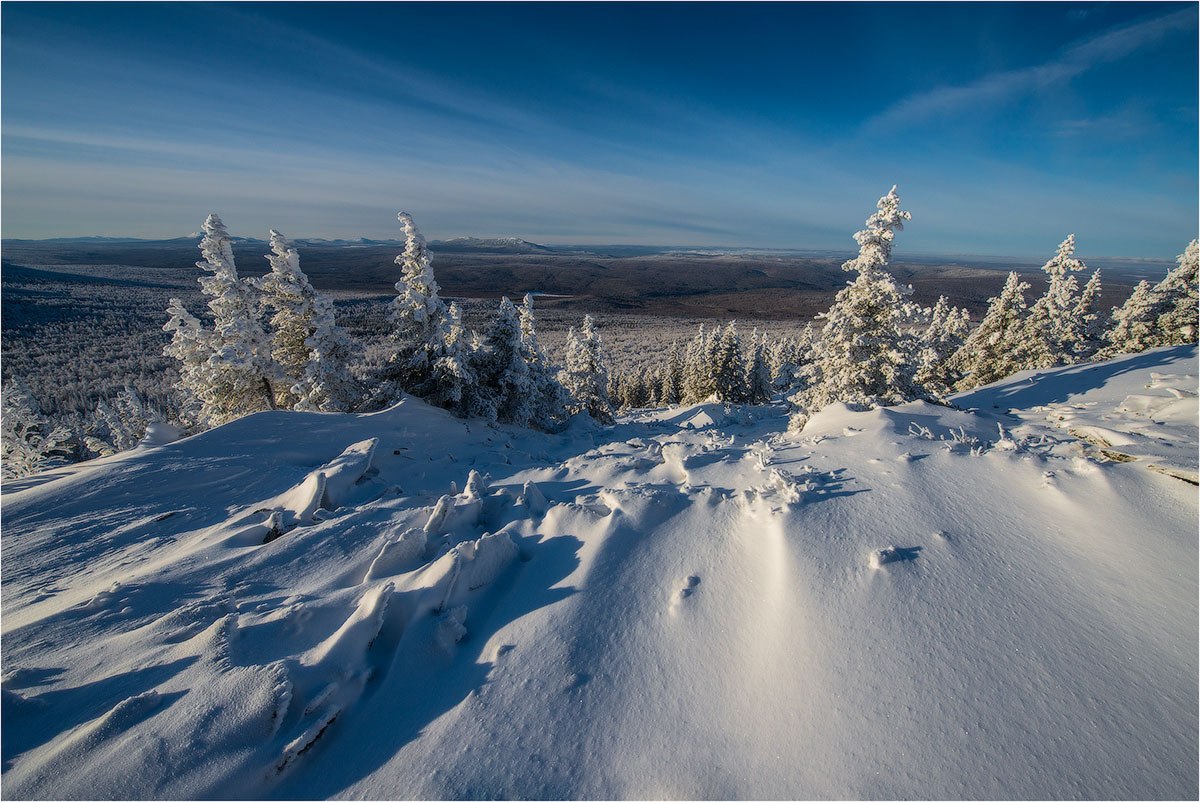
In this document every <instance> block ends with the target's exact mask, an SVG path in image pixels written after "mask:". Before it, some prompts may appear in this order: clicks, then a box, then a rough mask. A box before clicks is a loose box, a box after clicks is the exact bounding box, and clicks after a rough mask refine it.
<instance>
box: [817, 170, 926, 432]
mask: <svg viewBox="0 0 1200 802" xmlns="http://www.w3.org/2000/svg"><path fill="white" fill-rule="evenodd" d="M878 208H879V211H877V212H876V213H875V214H873V215H871V217H869V218H868V219H867V227H866V228H865V229H863V230H862V231H859V232H857V233H856V234H855V235H854V239H855V241H856V242H858V244H859V254H858V256H857V257H856V258H854V259H851V260H849V261H848V262H846V263H845V264H843V265H842V269H843V270H846V271H848V272H857V273H858V277H857V278H856V279H855V280H854V281H853V282H852V283H850V285H849V286H848V287H846V288H845V289H843V290H842V291H840V292H839V293H838V294H837V297H836V298H835V299H834V302H833V306H832V307H831V308H830V309H829V311H828V312H826V313H825V314H824V315H823V317H824V319H825V326H824V328H823V329H822V331H821V342H820V351H819V354H818V357H817V360H816V362H815V364H814V366H813V367H814V374H815V376H814V383H813V385H812V386H811V387H809V388H808V389H807V390H805V391H804V393H803V394H802V401H803V403H804V404H805V405H806V406H808V407H810V408H813V409H818V408H820V407H823V406H825V405H826V404H830V403H832V402H834V401H844V402H846V403H851V404H857V405H860V406H877V405H888V404H899V403H903V402H904V401H910V400H912V399H914V398H919V397H921V396H922V395H923V393H922V392H921V390H920V389H919V388H918V387H917V386H916V384H915V383H914V382H913V372H914V370H915V365H914V364H913V356H914V355H913V351H914V338H913V337H912V336H911V335H909V334H907V333H906V332H905V330H904V328H903V325H904V324H905V323H906V321H907V319H908V317H909V316H910V315H911V311H912V310H911V309H910V308H909V304H908V302H907V301H906V297H907V296H908V295H909V294H910V293H911V289H909V288H901V287H900V286H899V285H898V284H897V283H896V280H895V279H894V278H893V277H892V276H891V274H890V273H888V272H887V271H885V270H884V267H885V266H886V265H887V263H888V260H889V259H890V257H891V251H892V241H893V239H895V236H896V232H897V231H900V230H902V229H903V228H904V221H906V220H910V219H912V215H910V214H909V213H908V212H905V211H901V209H900V198H899V196H898V195H897V194H896V188H895V187H892V189H891V191H889V192H888V194H886V195H884V196H883V197H882V198H880V199H879V203H878Z"/></svg>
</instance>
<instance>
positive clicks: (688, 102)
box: [0, 3, 1200, 258]
mask: <svg viewBox="0 0 1200 802" xmlns="http://www.w3.org/2000/svg"><path fill="white" fill-rule="evenodd" d="M1198 8H1200V6H1198V5H1197V4H1196V3H1128V4H1126V3H1098V4H1090V3H1015V4H1008V3H987V4H984V3H963V4H958V3H936V4H919V3H882V4H876V3H844V4H843V3H830V4H826V3H797V4H784V3H764V4H751V3H737V4H724V3H704V4H691V3H665V4H640V3H638V4H634V3H615V4H583V3H579V4H548V3H534V4H428V5H426V4H417V3H404V4H400V3H395V4H393V3H366V4H324V3H303V4H301V3H296V4H292V3H276V4H251V3H236V4H202V3H195V4H192V3H178V4H154V3H134V4H124V5H118V4H108V3H85V4H65V3H46V4H42V3H5V4H4V5H3V10H2V15H3V20H2V22H3V51H2V60H3V64H2V67H3V72H2V78H0V80H2V84H3V85H2V89H3V96H2V97H3V101H2V102H3V118H2V134H3V137H2V140H3V142H2V144H3V218H2V227H3V235H4V236H6V237H49V236H70V235H84V234H101V235H109V236H117V235H132V236H143V237H160V236H180V235H184V234H188V233H190V232H192V231H195V230H196V229H197V228H198V227H199V223H200V222H201V221H202V220H203V218H204V215H205V214H206V213H207V212H208V211H210V210H216V211H218V212H219V213H220V214H221V215H222V217H223V218H224V219H225V221H226V223H227V224H228V225H229V227H230V229H231V230H232V231H233V232H234V233H235V234H239V235H244V236H263V235H265V233H266V231H267V229H268V228H269V227H275V228H279V229H281V230H282V231H284V232H285V233H287V234H289V235H290V236H294V237H304V236H314V237H316V236H324V237H359V236H366V237H396V236H398V235H399V228H398V226H397V224H396V223H395V212H396V211H397V210H399V209H406V210H408V211H410V212H412V213H413V215H414V217H415V218H416V220H417V222H418V224H419V225H420V226H421V227H422V230H423V231H424V232H425V233H426V235H427V236H429V237H430V238H437V237H451V236H462V235H475V236H508V235H514V236H521V237H525V238H527V239H531V240H534V241H539V242H548V243H645V244H678V245H698V246H720V245H727V246H742V247H779V248H847V249H849V248H853V247H854V245H853V241H852V240H851V239H850V234H851V233H852V232H853V231H854V230H855V229H857V228H858V227H860V225H861V223H862V221H863V219H864V218H865V217H866V216H867V215H868V214H869V213H870V212H871V211H872V209H873V205H874V201H875V199H876V198H878V197H879V196H880V195H881V194H883V193H884V192H886V191H887V189H888V188H889V187H890V186H891V185H892V184H893V183H895V184H898V185H899V191H900V194H901V197H902V198H903V200H904V206H905V207H906V208H908V209H909V210H910V211H911V212H912V214H913V221H912V223H911V224H910V225H909V226H908V229H907V230H906V232H905V233H904V234H903V235H902V240H899V241H898V247H899V248H902V249H903V250H908V251H910V252H913V253H918V252H920V253H972V254H997V255H1001V254H1003V255H1015V256H1026V255H1031V256H1040V255H1048V254H1051V253H1052V252H1053V250H1054V247H1055V246H1056V245H1057V243H1058V242H1059V241H1060V240H1062V239H1063V237H1064V236H1065V235H1066V234H1067V233H1070V232H1074V233H1075V234H1076V237H1077V239H1078V242H1079V252H1080V254H1081V255H1087V254H1093V255H1108V256H1140V257H1149V258H1171V257H1172V256H1173V255H1174V254H1177V253H1179V252H1181V251H1182V250H1183V247H1184V245H1185V244H1186V242H1187V241H1188V240H1189V239H1191V238H1192V237H1194V236H1196V231H1197V215H1198V208H1197V206H1198V204H1197V197H1198V192H1200V190H1198V179H1197V170H1198V164H1197V148H1198V146H1197V142H1198V136H1200V134H1198V131H1197V117H1198V112H1197V94H1198V88H1197V63H1198V55H1197V36H1198V31H1197V10H1198Z"/></svg>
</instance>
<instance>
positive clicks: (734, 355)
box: [712, 320, 747, 404]
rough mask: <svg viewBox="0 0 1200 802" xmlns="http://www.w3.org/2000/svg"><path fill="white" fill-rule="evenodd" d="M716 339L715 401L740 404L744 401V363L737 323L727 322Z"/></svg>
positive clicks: (714, 368)
mask: <svg viewBox="0 0 1200 802" xmlns="http://www.w3.org/2000/svg"><path fill="white" fill-rule="evenodd" d="M714 336H715V337H716V342H717V345H716V349H715V350H716V352H715V359H714V360H713V363H712V377H713V385H714V386H715V391H716V394H717V399H718V400H720V401H723V402H725V403H730V404H741V403H743V402H744V401H745V400H746V397H747V392H746V362H745V360H744V359H743V358H742V338H741V336H740V335H739V334H738V330H737V323H736V322H734V321H732V320H731V321H729V323H727V324H725V328H724V329H723V330H722V331H721V332H720V333H719V334H716V333H714Z"/></svg>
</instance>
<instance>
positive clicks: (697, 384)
mask: <svg viewBox="0 0 1200 802" xmlns="http://www.w3.org/2000/svg"><path fill="white" fill-rule="evenodd" d="M714 334H715V333H714ZM713 341H714V335H710V334H709V333H708V332H707V331H705V329H704V324H703V323H701V324H700V328H699V330H697V332H696V336H695V337H693V338H692V339H691V341H690V342H689V343H688V345H687V349H686V351H685V352H684V357H683V403H685V404H696V403H699V402H701V401H704V400H706V399H708V398H709V397H710V396H711V395H712V394H713V393H715V392H716V391H717V385H716V382H715V381H714V379H713V368H714V365H713V356H712V354H713V350H714V349H713Z"/></svg>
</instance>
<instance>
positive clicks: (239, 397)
mask: <svg viewBox="0 0 1200 802" xmlns="http://www.w3.org/2000/svg"><path fill="white" fill-rule="evenodd" d="M203 228H204V239H203V240H201V242H200V253H201V255H202V256H203V257H204V258H203V260H202V261H199V262H197V263H196V266H197V267H199V268H200V269H202V270H206V271H208V272H209V273H212V275H211V276H202V277H201V278H200V279H199V283H200V290H201V291H202V292H203V293H204V294H205V295H207V296H208V297H209V299H210V300H209V302H208V308H209V310H210V311H211V312H212V315H213V328H212V330H211V331H201V333H200V334H199V335H197V333H196V329H197V328H199V324H198V322H197V323H196V324H195V325H193V322H192V321H195V318H194V317H192V316H191V315H190V314H187V313H186V310H183V307H182V304H179V303H178V302H177V301H174V300H173V301H172V304H171V307H170V308H169V309H168V313H169V314H170V316H171V318H170V320H168V322H167V325H166V326H164V330H166V331H171V332H172V333H173V337H172V342H171V344H170V345H168V346H167V348H166V349H165V350H164V353H166V354H168V355H171V356H175V357H176V358H177V359H179V360H180V362H181V365H180V386H181V389H183V390H184V391H185V394H187V395H190V396H192V397H193V398H195V399H196V400H197V401H198V403H199V417H200V420H201V422H202V423H204V424H211V425H216V424H221V423H225V422H226V421H230V420H233V419H234V418H237V417H241V416H242V415H246V414H249V413H251V412H258V411H261V410H264V409H274V408H275V389H274V387H273V386H272V384H271V382H272V380H273V379H275V378H276V377H277V376H278V375H279V368H278V366H277V365H276V364H275V362H274V360H273V359H272V358H271V353H270V344H269V342H268V340H267V337H266V334H265V333H264V332H263V329H262V326H261V325H259V322H258V315H257V309H258V303H257V301H256V298H255V290H254V287H253V286H252V285H251V284H249V283H248V282H245V281H243V280H242V279H240V278H238V274H237V267H236V265H235V263H234V260H233V246H232V244H231V242H230V239H229V232H228V231H227V230H226V228H225V224H224V223H222V222H221V218H219V217H217V215H215V214H210V215H209V216H208V219H207V220H205V221H204V227H203ZM181 313H182V314H181ZM189 318H190V319H189Z"/></svg>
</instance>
